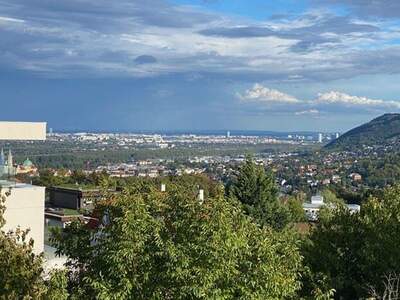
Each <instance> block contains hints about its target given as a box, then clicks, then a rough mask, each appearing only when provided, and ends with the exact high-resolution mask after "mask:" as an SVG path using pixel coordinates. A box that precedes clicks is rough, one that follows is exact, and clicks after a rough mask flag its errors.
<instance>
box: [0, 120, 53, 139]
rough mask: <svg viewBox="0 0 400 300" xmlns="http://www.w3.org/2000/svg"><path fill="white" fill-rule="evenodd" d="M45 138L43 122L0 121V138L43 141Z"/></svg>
mask: <svg viewBox="0 0 400 300" xmlns="http://www.w3.org/2000/svg"><path fill="white" fill-rule="evenodd" d="M45 139H46V123H45V122H3V121H0V140H27V141H34V140H40V141H43V140H45Z"/></svg>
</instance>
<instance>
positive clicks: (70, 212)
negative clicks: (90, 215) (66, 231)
mask: <svg viewBox="0 0 400 300" xmlns="http://www.w3.org/2000/svg"><path fill="white" fill-rule="evenodd" d="M63 210H64V215H65V216H78V215H81V213H79V212H78V211H77V210H76V209H70V208H64V209H63Z"/></svg>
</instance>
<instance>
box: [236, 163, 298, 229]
mask: <svg viewBox="0 0 400 300" xmlns="http://www.w3.org/2000/svg"><path fill="white" fill-rule="evenodd" d="M229 194H230V196H233V197H235V198H236V199H238V200H239V201H240V202H241V203H242V204H243V206H244V209H245V211H246V212H247V214H249V215H250V216H252V217H253V218H254V219H255V220H257V222H258V223H259V224H261V225H269V226H272V227H273V228H275V229H282V228H284V227H285V226H286V225H287V224H288V223H289V221H290V212H289V210H288V208H287V207H285V206H284V205H282V203H280V202H279V200H278V198H277V195H278V189H277V187H276V184H275V180H274V177H273V175H272V174H271V173H266V172H265V169H264V167H263V166H260V165H257V164H256V163H255V162H254V161H253V159H252V158H251V157H247V159H246V161H245V162H244V163H243V164H242V165H241V167H240V169H239V174H238V175H237V176H236V178H234V180H233V184H232V185H231V187H230V192H229Z"/></svg>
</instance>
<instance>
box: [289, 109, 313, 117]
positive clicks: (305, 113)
mask: <svg viewBox="0 0 400 300" xmlns="http://www.w3.org/2000/svg"><path fill="white" fill-rule="evenodd" d="M294 114H295V115H296V116H302V115H311V116H315V115H319V110H318V109H308V110H302V111H296V112H295V113H294Z"/></svg>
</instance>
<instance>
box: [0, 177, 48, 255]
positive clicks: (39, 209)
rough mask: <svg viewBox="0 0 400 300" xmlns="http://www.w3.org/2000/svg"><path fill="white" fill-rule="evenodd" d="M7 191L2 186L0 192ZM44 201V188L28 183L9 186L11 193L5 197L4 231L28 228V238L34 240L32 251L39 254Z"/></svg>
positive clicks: (42, 238)
mask: <svg viewBox="0 0 400 300" xmlns="http://www.w3.org/2000/svg"><path fill="white" fill-rule="evenodd" d="M7 191H9V188H8V187H3V188H2V191H1V193H2V194H3V195H4V194H5V192H7ZM44 201H45V188H44V187H38V186H32V185H28V184H16V185H15V186H14V187H11V195H10V196H8V197H7V198H6V202H5V206H6V210H5V213H4V219H5V221H6V224H5V226H4V227H3V230H4V231H9V230H14V229H15V228H17V227H18V226H20V228H21V229H28V228H29V229H30V232H29V234H28V238H32V239H33V240H34V242H35V243H34V252H35V253H37V254H39V253H41V252H43V249H44Z"/></svg>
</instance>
